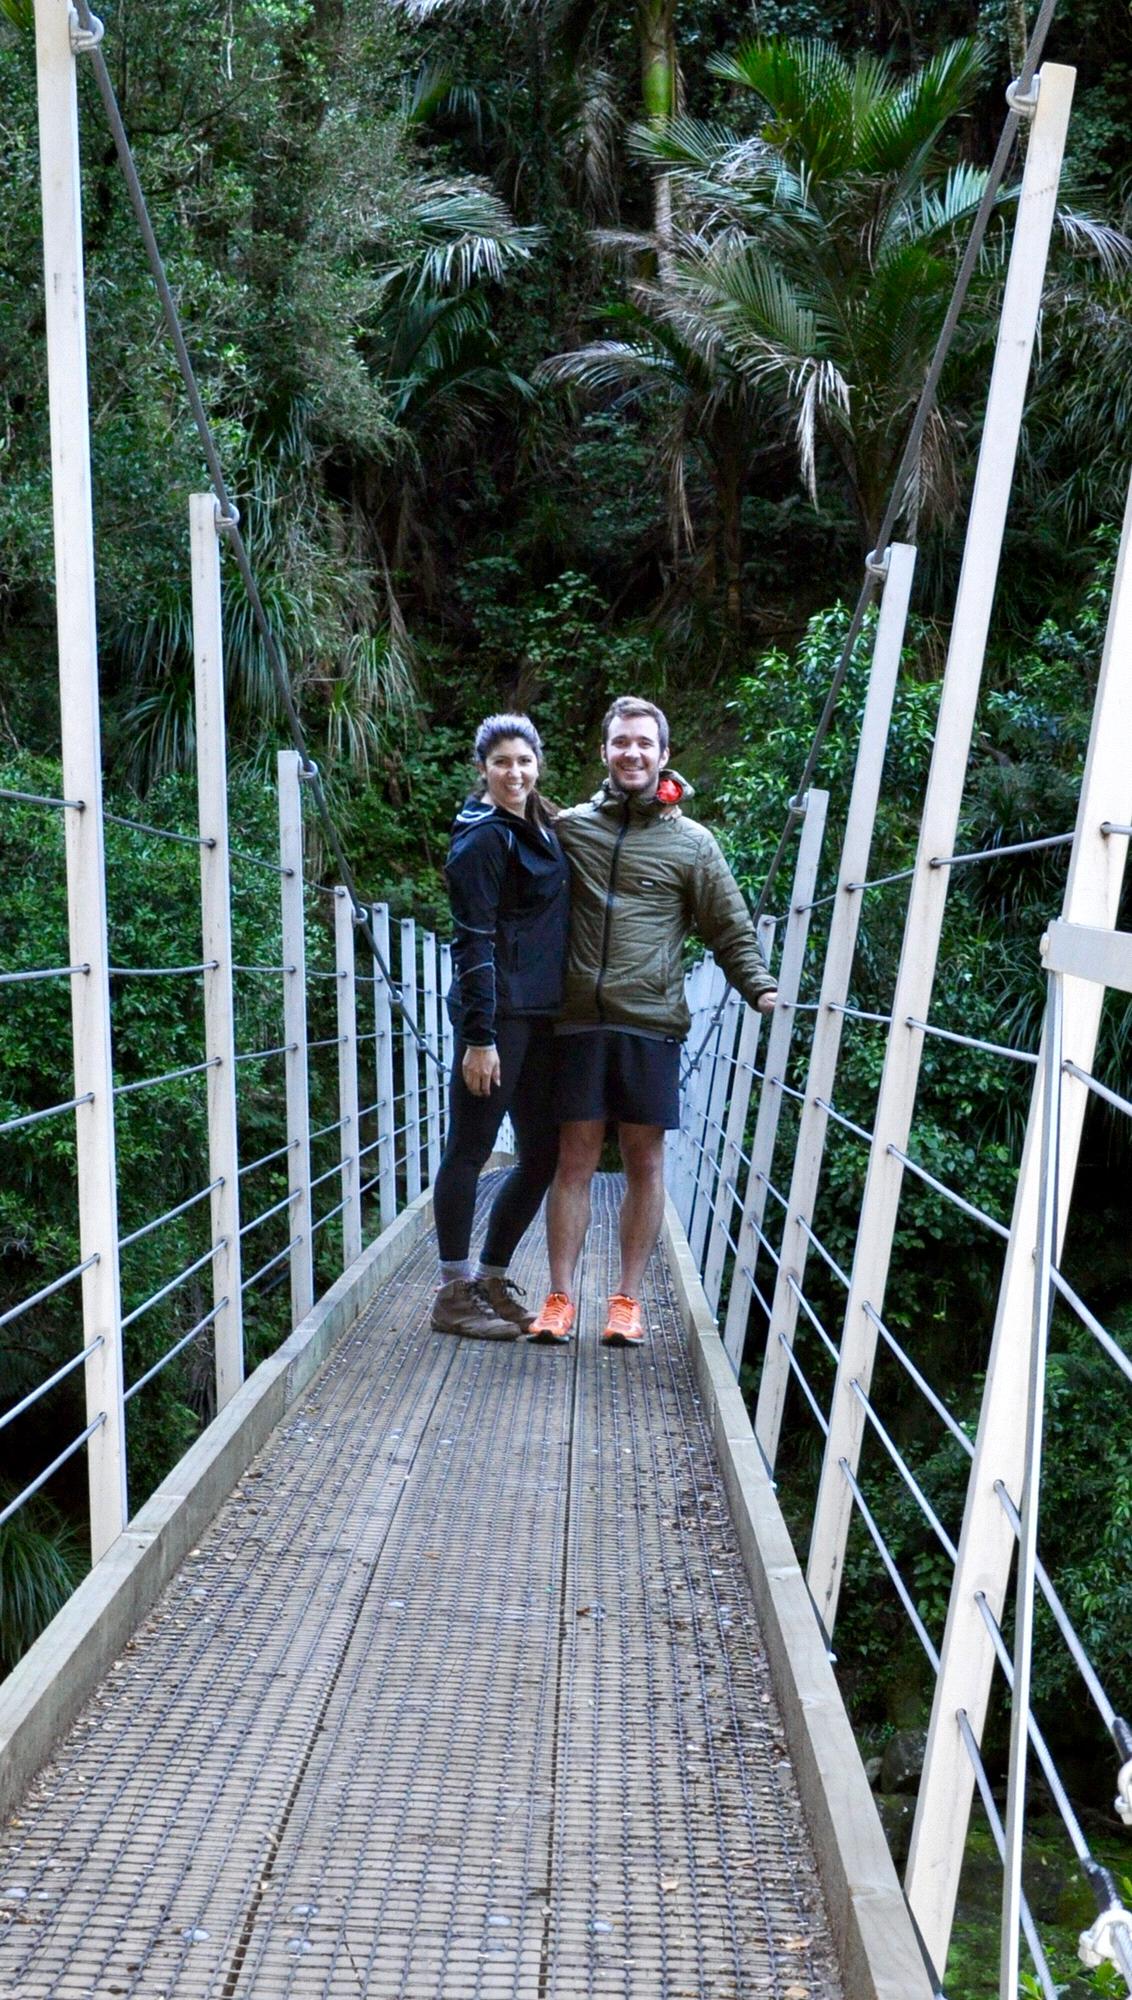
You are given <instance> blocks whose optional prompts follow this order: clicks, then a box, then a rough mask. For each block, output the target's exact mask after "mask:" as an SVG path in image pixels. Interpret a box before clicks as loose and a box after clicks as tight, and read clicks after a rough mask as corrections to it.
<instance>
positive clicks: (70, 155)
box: [35, 0, 126, 1562]
mask: <svg viewBox="0 0 1132 2000" xmlns="http://www.w3.org/2000/svg"><path fill="white" fill-rule="evenodd" d="M35 26H36V76H37V90H38V111H39V161H40V184H41V188H42V196H43V264H44V273H45V277H46V289H45V296H46V327H47V389H48V404H49V412H50V434H51V486H52V502H53V510H54V543H55V575H56V578H57V585H56V605H55V615H56V627H57V632H58V646H59V695H60V711H61V750H62V765H63V790H64V795H65V796H66V797H67V798H69V799H82V800H83V801H84V803H85V811H82V812H72V811H68V812H66V813H65V814H64V820H63V825H64V840H65V844H66V864H67V921H68V930H69V938H70V944H69V951H70V962H71V964H72V965H76V966H83V967H84V968H85V969H84V971H82V972H81V973H76V974H74V975H73V976H72V978H71V1028H72V1036H73V1044H74V1076H75V1096H76V1098H77V1100H78V1103H77V1105H76V1108H75V1152H76V1165H77V1172H78V1196H79V1256H80V1258H81V1259H82V1261H83V1264H84V1266H85V1268H84V1270H83V1275H82V1309H83V1342H84V1345H85V1347H86V1349H87V1361H86V1364H85V1371H84V1380H85V1388H86V1413H87V1423H88V1424H89V1425H93V1426H94V1428H93V1429H92V1431H91V1434H90V1439H89V1442H88V1444H87V1477H88V1481H89V1489H90V1543H91V1557H92V1560H93V1561H94V1562H98V1560H99V1559H100V1557H102V1556H104V1555H105V1554H106V1551H107V1549H108V1548H109V1547H110V1546H111V1544H112V1543H113V1542H115V1541H116V1540H117V1539H118V1536H119V1535H120V1534H121V1532H122V1530H123V1528H124V1527H125V1525H126V1426H125V1404H124V1398H123V1370H122V1294H121V1282H120V1273H119V1260H118V1193H117V1173H116V1165H115V1139H114V1077H113V1057H112V1052H111V1040H110V979H109V950H108V945H107V922H106V864H105V853H104V845H103V813H102V755H101V731H100V726H99V700H98V629H97V618H96V611H95V589H94V526H93V514H92V507H91V484H90V411H89V405H88V396H87V352H86V316H85V306H84V301H85V296H86V293H85V283H84V275H83V250H82V194H81V185H80V170H79V133H78V103H77V94H76V85H75V61H74V56H73V54H72V51H71V42H70V34H69V27H70V22H69V13H68V10H66V9H65V8H63V7H60V6H58V5H49V4H47V0H38V4H37V6H36V10H35Z"/></svg>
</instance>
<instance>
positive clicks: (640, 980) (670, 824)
mask: <svg viewBox="0 0 1132 2000" xmlns="http://www.w3.org/2000/svg"><path fill="white" fill-rule="evenodd" d="M665 775H666V777H667V778H668V780H669V781H670V782H669V783H668V784H667V785H666V786H665V790H666V792H669V793H670V794H671V793H672V792H673V791H674V790H675V786H674V785H673V783H672V782H671V781H672V780H675V784H676V785H678V786H679V787H680V792H679V795H678V796H679V798H680V801H681V803H682V802H683V800H684V799H688V798H690V797H691V796H692V788H691V786H690V785H688V784H687V783H686V782H685V781H684V780H683V779H681V778H677V777H676V773H675V772H668V773H666V774H665ZM661 811H662V806H661V805H660V804H659V803H658V801H657V800H656V799H655V798H653V799H649V800H641V799H636V798H633V797H632V796H628V797H626V796H624V795H622V794H621V793H620V792H615V791H614V790H613V789H612V787H611V786H610V784H609V781H608V779H607V780H606V782H605V784H604V785H603V786H602V788H601V790H600V792H597V793H596V794H595V795H594V797H593V798H592V799H591V800H590V802H589V804H588V805H582V806H574V807H573V808H572V809H571V810H570V811H569V812H564V813H561V814H560V815H559V817H558V819H557V820H556V821H555V828H554V830H555V832H556V833H557V835H558V838H559V839H560V841H561V842H562V845H563V848H564V849H565V851H566V858H567V860H568V861H569V863H570V950H569V957H568V960H567V965H566V993H565V999H564V1001H563V1006H562V1012H561V1014H560V1015H559V1019H560V1020H561V1021H563V1022H578V1023H581V1022H586V1023H593V1024H601V1023H603V1024H605V1025H606V1026H608V1027H613V1028H638V1029H644V1030H648V1031H650V1032H651V1033H653V1034H661V1035H676V1036H678V1037H679V1038H680V1040H681V1041H682V1040H683V1038H684V1036H685V1035H686V1034H687V1032H688V1028H689V1025H690V1016H689V1013H688V1008H687V1005H686V1003H685V1000H684V969H683V963H682V958H681V949H682V946H683V944H684V940H685V938H687V937H688V936H689V935H690V934H691V933H692V932H693V931H694V932H695V933H696V934H697V936H698V937H699V938H700V939H701V941H702V942H703V943H704V944H706V945H707V946H708V947H709V948H710V949H711V950H712V951H713V952H714V953H715V956H716V958H717V959H718V960H719V962H720V964H721V965H722V967H723V970H724V972H725V973H726V974H727V977H728V979H729V980H730V981H731V984H732V985H733V986H736V987H738V989H739V992H740V993H742V995H743V996H744V998H745V999H747V1000H749V1001H750V1002H751V1003H752V1005H753V1004H754V1002H755V1001H757V1000H758V998H759V996H760V995H761V994H763V993H772V992H773V991H774V989H775V985H776V981H775V980H774V979H773V978H772V977H771V975H770V973H769V972H768V971H767V968H766V961H765V959H764V958H763V955H762V952H761V951H760V950H759V946H758V941H757V939H756V937H755V929H754V925H753V924H752V922H751V917H750V913H749V911H748V909H747V905H746V903H745V901H744V899H743V894H742V891H741V890H740V888H739V885H738V883H737V882H736V880H735V877H734V876H733V875H732V873H731V870H730V868H729V867H728V866H727V863H726V861H725V860H724V858H723V855H722V853H721V851H720V848H719V844H718V842H717V841H716V839H715V837H714V835H713V834H710V833H709V832H708V830H707V828H706V826H700V825H698V824H697V822H696V821H695V820H693V819H685V818H684V816H683V812H680V813H677V814H676V815H674V816H673V817H672V818H670V819H662V818H661V817H660V814H661Z"/></svg>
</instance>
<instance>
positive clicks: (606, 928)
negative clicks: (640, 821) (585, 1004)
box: [594, 799, 629, 1021]
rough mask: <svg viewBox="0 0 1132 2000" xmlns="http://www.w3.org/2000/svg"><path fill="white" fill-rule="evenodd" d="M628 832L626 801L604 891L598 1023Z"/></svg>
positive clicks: (596, 1004) (596, 994)
mask: <svg viewBox="0 0 1132 2000" xmlns="http://www.w3.org/2000/svg"><path fill="white" fill-rule="evenodd" d="M628 831H629V801H628V800H627V799H626V801H625V817H624V819H623V820H622V822H621V829H620V832H619V833H618V835H617V838H616V840H615V841H614V843H613V859H612V861H611V862H610V864H609V881H608V884H607V885H606V891H605V923H604V925H603V926H602V933H601V964H600V965H599V966H598V970H597V985H596V986H595V987H594V1007H595V1009H596V1012H597V1018H598V1020H599V1021H604V1019H605V1010H604V1008H603V1007H602V1004H601V985H602V981H603V979H604V978H605V974H606V970H607V968H608V965H609V933H610V931H611V930H612V929H613V894H614V887H615V884H616V881H617V861H618V857H619V855H620V853H621V844H622V842H623V840H624V838H625V835H626V834H627V833H628Z"/></svg>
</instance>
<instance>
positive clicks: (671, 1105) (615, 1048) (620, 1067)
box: [554, 1028, 681, 1132]
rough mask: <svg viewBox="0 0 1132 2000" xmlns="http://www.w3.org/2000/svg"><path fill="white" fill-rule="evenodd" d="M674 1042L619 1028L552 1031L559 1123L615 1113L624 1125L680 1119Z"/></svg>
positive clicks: (668, 1125) (669, 1125) (669, 1126)
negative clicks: (575, 1032) (578, 1032)
mask: <svg viewBox="0 0 1132 2000" xmlns="http://www.w3.org/2000/svg"><path fill="white" fill-rule="evenodd" d="M680 1046H681V1045H680V1043H679V1042H678V1041H677V1039H676V1037H675V1035H673V1036H671V1037H670V1038H668V1039H666V1040H664V1041H658V1040H657V1039H656V1038H655V1037H654V1036H652V1035H634V1034H633V1033H632V1032H631V1031H628V1030H626V1029H624V1028H586V1029H584V1030H583V1032H582V1033H581V1034H577V1035H570V1034H565V1035H563V1034H556V1035H555V1037H554V1108H555V1113H556V1115H557V1117H558V1120H559V1122H560V1123H562V1124H565V1123H567V1122H568V1121H573V1120H575V1119H587V1120H588V1119H596V1118H606V1119H609V1118H615V1119H616V1120H617V1122H618V1124H624V1125H662V1126H663V1127H664V1129H665V1131H667V1132H675V1131H676V1130H678V1128H679V1125H680Z"/></svg>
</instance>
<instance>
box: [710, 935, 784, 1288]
mask: <svg viewBox="0 0 1132 2000" xmlns="http://www.w3.org/2000/svg"><path fill="white" fill-rule="evenodd" d="M758 930H759V943H760V945H761V946H762V952H763V957H764V958H765V959H766V962H767V964H768V965H773V963H774V932H775V923H774V918H773V917H760V919H759V926H758ZM762 1025H763V1017H762V1015H761V1014H760V1013H759V1010H758V1008H757V1007H744V1009H743V1018H742V1023H741V1025H740V1028H739V1046H738V1048H737V1049H736V1051H735V1061H734V1066H733V1074H732V1078H731V1096H730V1099H729V1101H728V1105H727V1124H726V1128H725V1130H724V1134H723V1150H722V1152H721V1153H720V1156H719V1172H718V1174H717V1175H716V1182H715V1212H714V1214H713V1216H712V1219H711V1231H710V1233H709V1236H708V1240H707V1255H706V1257H705V1258H704V1281H703V1282H704V1291H705V1293H706V1294H707V1300H708V1304H709V1305H710V1307H711V1309H712V1312H713V1313H716V1312H718V1310H719V1295H720V1292H721V1291H722V1289H723V1270H724V1265H725V1264H726V1262H727V1252H728V1249H729V1248H730V1244H729V1241H728V1239H729V1238H730V1235H731V1223H732V1221H733V1219H734V1215H735V1210H736V1209H737V1208H738V1209H741V1208H742V1205H743V1197H742V1195H741V1193H740V1192H739V1182H740V1180H741V1178H742V1176H741V1175H740V1172H739V1162H740V1160H741V1158H742V1152H743V1140H744V1139H745V1137H746V1134H747V1114H748V1112H749V1110H750V1108H751V1088H752V1085H753V1084H754V1080H755V1062H756V1059H757V1057H758V1053H759V1041H760V1039H761V1036H762Z"/></svg>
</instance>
